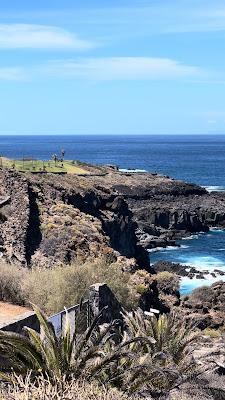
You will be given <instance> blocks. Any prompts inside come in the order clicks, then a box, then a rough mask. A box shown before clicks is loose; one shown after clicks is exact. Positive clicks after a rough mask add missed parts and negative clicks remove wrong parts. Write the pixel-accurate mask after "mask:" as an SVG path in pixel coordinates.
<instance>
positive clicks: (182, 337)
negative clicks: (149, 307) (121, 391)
mask: <svg viewBox="0 0 225 400" xmlns="http://www.w3.org/2000/svg"><path fill="white" fill-rule="evenodd" d="M124 319H125V323H126V325H127V332H128V335H130V336H131V337H136V336H138V337H140V336H144V337H151V338H152V339H154V340H152V341H150V342H146V343H144V344H143V343H142V344H141V345H140V342H137V343H132V350H133V351H134V352H136V353H138V354H139V360H136V364H135V365H134V366H133V367H132V366H130V369H129V372H128V374H127V382H126V384H127V386H128V387H129V390H130V391H135V390H136V389H138V388H140V387H142V386H144V385H147V386H148V389H150V390H151V391H152V393H154V395H156V393H157V392H159V393H160V394H161V393H162V392H165V391H167V390H169V389H171V388H172V387H173V386H176V385H179V384H180V383H181V382H183V381H184V380H185V379H188V377H190V376H192V375H193V374H194V373H195V371H196V363H195V361H194V359H193V357H192V355H191V348H190V345H191V343H193V342H194V341H195V340H196V339H197V338H198V337H199V333H198V332H196V331H195V329H194V326H193V324H191V323H189V324H185V323H184V322H182V320H181V319H180V318H179V317H178V315H176V314H175V313H171V314H169V315H160V316H159V318H158V319H157V318H156V316H151V317H147V316H145V315H144V313H143V312H142V311H134V312H133V313H127V314H125V315H124ZM125 381H126V380H125Z"/></svg>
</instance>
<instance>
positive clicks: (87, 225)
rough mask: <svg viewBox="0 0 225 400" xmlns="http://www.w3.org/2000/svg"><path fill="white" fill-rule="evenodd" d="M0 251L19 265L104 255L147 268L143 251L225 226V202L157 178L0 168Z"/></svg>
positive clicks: (147, 263)
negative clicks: (216, 226) (192, 234)
mask: <svg viewBox="0 0 225 400" xmlns="http://www.w3.org/2000/svg"><path fill="white" fill-rule="evenodd" d="M0 181H1V189H0V224H1V231H0V252H1V256H2V257H3V259H6V260H7V261H10V262H14V263H18V264H20V265H24V266H30V265H46V266H52V265H55V264H62V263H71V262H73V260H81V261H84V260H85V259H87V258H92V257H93V258H94V257H97V256H99V255H100V254H105V255H106V256H107V257H109V258H111V259H116V258H117V259H118V258H123V260H124V262H125V264H126V265H127V267H128V268H130V269H135V268H137V267H139V266H141V267H145V268H148V266H149V261H148V254H147V252H146V250H145V248H148V247H154V246H156V245H163V246H164V245H166V244H167V243H168V242H169V241H171V240H172V241H173V240H175V239H176V238H178V237H181V236H184V235H186V234H187V233H190V232H198V231H204V230H207V229H208V227H209V226H210V225H222V226H223V225H224V224H225V197H224V196H223V195H222V194H219V193H218V194H214V195H212V194H208V193H207V192H206V190H205V189H203V188H201V187H199V186H197V185H192V184H187V183H184V182H181V181H175V180H173V179H170V178H168V177H164V176H160V175H156V174H150V173H149V174H123V173H120V172H117V171H111V170H110V169H109V170H108V173H106V174H105V175H104V176H93V175H89V176H75V175H69V174H68V175H54V174H36V175H34V174H29V173H26V174H23V173H19V172H15V171H6V170H1V171H0Z"/></svg>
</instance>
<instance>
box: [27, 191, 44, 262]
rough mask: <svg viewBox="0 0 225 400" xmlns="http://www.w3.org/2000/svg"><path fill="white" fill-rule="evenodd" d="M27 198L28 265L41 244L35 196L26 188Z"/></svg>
mask: <svg viewBox="0 0 225 400" xmlns="http://www.w3.org/2000/svg"><path fill="white" fill-rule="evenodd" d="M28 198H29V219H28V228H27V235H26V243H25V249H26V261H27V264H28V265H30V263H31V258H32V255H33V254H34V253H35V251H36V250H37V249H38V248H39V245H40V243H41V239H42V234H41V229H40V225H41V223H40V216H39V209H38V204H37V195H36V193H35V192H34V191H33V189H32V187H31V186H30V185H29V186H28Z"/></svg>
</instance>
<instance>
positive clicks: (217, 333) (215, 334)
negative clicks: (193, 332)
mask: <svg viewBox="0 0 225 400" xmlns="http://www.w3.org/2000/svg"><path fill="white" fill-rule="evenodd" d="M203 333H204V335H206V336H209V337H211V338H213V339H216V338H219V337H221V336H222V333H221V332H220V330H218V329H211V328H206V329H204V331H203Z"/></svg>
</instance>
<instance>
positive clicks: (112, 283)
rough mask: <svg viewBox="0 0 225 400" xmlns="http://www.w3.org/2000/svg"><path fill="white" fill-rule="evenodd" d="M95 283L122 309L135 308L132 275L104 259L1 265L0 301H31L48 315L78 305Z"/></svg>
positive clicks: (137, 295) (136, 294) (136, 296)
mask: <svg viewBox="0 0 225 400" xmlns="http://www.w3.org/2000/svg"><path fill="white" fill-rule="evenodd" d="M106 258H107V257H106ZM96 282H102V283H103V282H104V283H107V285H108V286H109V287H110V288H111V290H112V291H113V292H114V294H115V296H116V297H117V298H118V300H119V302H120V303H121V304H122V305H123V306H124V308H126V309H131V308H132V307H136V306H137V304H138V300H139V297H140V295H139V294H138V292H137V289H136V285H134V283H133V282H132V280H131V275H130V274H129V273H128V272H124V271H123V270H122V266H120V265H118V264H117V263H111V264H110V263H107V261H106V259H97V260H95V261H92V262H91V261H89V262H85V263H83V264H75V265H65V266H63V267H60V266H58V267H55V268H53V269H45V268H34V269H30V270H28V269H25V268H22V269H20V268H18V267H17V266H16V265H14V266H12V265H7V264H1V265H0V300H2V301H8V302H11V303H13V304H19V305H29V303H30V302H32V303H35V304H37V306H38V307H40V308H41V309H42V310H43V311H44V312H46V314H47V315H51V314H54V313H56V312H58V311H60V310H62V309H63V308H64V307H71V306H72V305H75V304H77V303H79V301H80V299H81V297H83V295H84V294H85V292H86V291H87V289H88V288H89V287H90V286H91V285H92V284H94V283H96Z"/></svg>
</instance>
